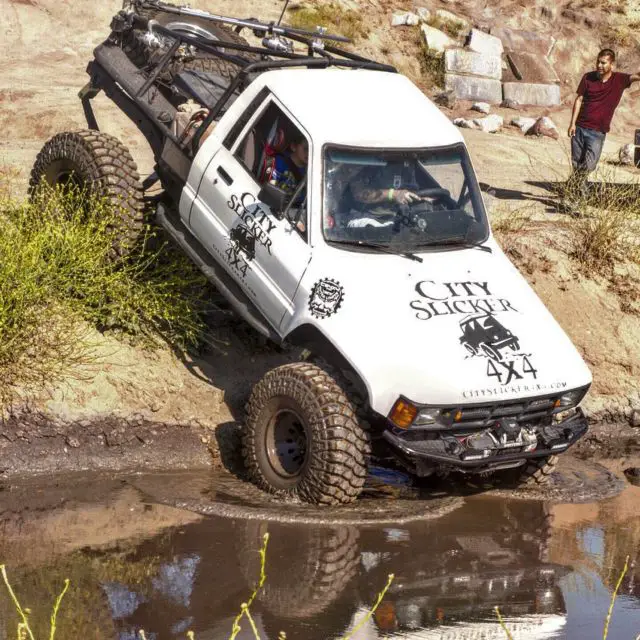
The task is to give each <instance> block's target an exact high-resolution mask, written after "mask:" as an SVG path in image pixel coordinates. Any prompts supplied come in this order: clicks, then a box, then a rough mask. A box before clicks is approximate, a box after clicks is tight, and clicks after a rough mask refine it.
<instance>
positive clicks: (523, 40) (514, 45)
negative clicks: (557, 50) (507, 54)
mask: <svg viewBox="0 0 640 640" xmlns="http://www.w3.org/2000/svg"><path fill="white" fill-rule="evenodd" d="M491 35H492V36H495V37H496V38H500V40H501V41H502V46H503V47H504V48H505V50H506V51H519V52H526V53H535V54H537V55H540V56H548V55H549V54H550V53H551V50H552V49H553V47H554V45H555V43H556V41H555V39H554V38H552V37H551V36H543V35H540V34H539V33H536V32H535V31H520V30H517V29H508V28H507V27H491Z"/></svg>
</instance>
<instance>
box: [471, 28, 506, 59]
mask: <svg viewBox="0 0 640 640" xmlns="http://www.w3.org/2000/svg"><path fill="white" fill-rule="evenodd" d="M467 47H468V48H469V49H471V51H475V52H477V53H483V54H484V55H487V56H498V57H500V56H501V55H502V53H503V51H504V47H503V46H502V40H500V38H497V37H496V36H492V35H489V34H488V33H485V32H484V31H480V30H479V29H471V33H470V34H469V40H468V42H467Z"/></svg>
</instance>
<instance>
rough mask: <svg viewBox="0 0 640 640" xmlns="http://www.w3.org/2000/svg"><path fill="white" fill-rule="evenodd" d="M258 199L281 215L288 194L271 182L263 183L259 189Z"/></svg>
mask: <svg viewBox="0 0 640 640" xmlns="http://www.w3.org/2000/svg"><path fill="white" fill-rule="evenodd" d="M258 200H260V202H263V203H264V204H266V205H267V206H268V207H269V208H270V209H271V211H273V213H274V214H276V215H281V214H282V212H283V211H284V210H285V207H286V206H287V202H288V200H289V194H288V193H286V192H285V191H283V190H282V189H280V187H276V186H275V185H273V184H270V183H268V182H267V183H265V184H263V185H262V189H260V193H259V194H258Z"/></svg>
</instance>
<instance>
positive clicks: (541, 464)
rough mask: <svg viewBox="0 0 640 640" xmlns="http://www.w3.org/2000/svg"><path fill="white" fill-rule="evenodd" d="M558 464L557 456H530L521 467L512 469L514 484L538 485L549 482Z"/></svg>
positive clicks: (521, 485) (523, 485)
mask: <svg viewBox="0 0 640 640" xmlns="http://www.w3.org/2000/svg"><path fill="white" fill-rule="evenodd" d="M557 464H558V456H546V457H544V458H531V459H530V460H528V461H527V462H526V463H525V464H524V465H523V466H522V467H518V468H517V469H514V477H513V481H514V484H516V485H518V486H520V487H540V486H543V485H545V484H547V483H548V482H549V480H550V479H551V474H552V473H553V472H554V471H555V468H556V466H557Z"/></svg>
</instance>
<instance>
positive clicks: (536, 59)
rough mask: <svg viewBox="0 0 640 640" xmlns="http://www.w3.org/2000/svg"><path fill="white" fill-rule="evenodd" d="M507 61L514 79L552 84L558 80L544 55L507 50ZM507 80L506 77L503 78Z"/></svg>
mask: <svg viewBox="0 0 640 640" xmlns="http://www.w3.org/2000/svg"><path fill="white" fill-rule="evenodd" d="M507 62H508V63H509V67H510V69H511V72H512V73H513V75H514V79H515V80H518V81H522V82H530V83H533V84H552V83H554V82H560V79H559V78H558V74H557V73H556V71H555V69H554V68H553V66H552V65H551V63H550V62H549V60H548V59H547V58H545V57H544V56H539V55H538V54H536V53H527V52H519V51H509V53H507ZM504 79H505V81H507V79H506V78H504Z"/></svg>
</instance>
